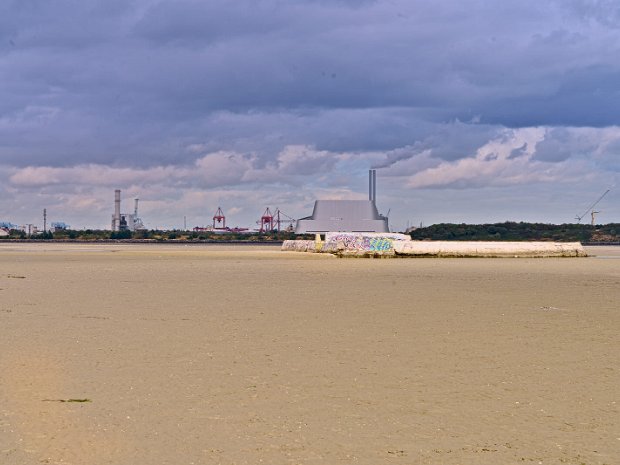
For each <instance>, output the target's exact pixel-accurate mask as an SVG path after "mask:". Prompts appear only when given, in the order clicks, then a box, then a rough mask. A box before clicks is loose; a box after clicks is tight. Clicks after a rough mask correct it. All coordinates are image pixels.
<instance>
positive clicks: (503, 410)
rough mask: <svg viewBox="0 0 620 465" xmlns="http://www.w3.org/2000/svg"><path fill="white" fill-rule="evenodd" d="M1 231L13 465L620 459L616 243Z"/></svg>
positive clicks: (2, 419) (4, 427) (0, 389)
mask: <svg viewBox="0 0 620 465" xmlns="http://www.w3.org/2000/svg"><path fill="white" fill-rule="evenodd" d="M588 252H589V253H590V254H593V255H595V256H592V257H588V258H551V259H510V258H505V259H471V258H470V259H338V258H334V257H332V256H328V255H319V254H302V253H295V252H281V251H280V250H279V248H278V247H271V246H236V247H233V246H176V245H175V246H169V245H79V244H78V245H58V244H10V243H3V244H0V373H1V375H0V464H3V465H30V464H41V463H47V464H63V465H66V464H72V465H99V464H122V465H125V464H127V465H132V464H136V465H138V464H144V465H146V464H149V465H151V464H152V465H155V464H170V465H181V464H187V465H189V464H259V463H264V464H274V465H275V464H340V463H342V464H349V463H351V464H353V463H357V464H368V465H371V464H407V465H421V464H445V465H457V464H459V465H465V464H472V465H473V464H477V465H479V464H483V465H498V464H521V463H525V464H529V463H533V464H571V465H572V464H574V465H582V464H587V465H602V464H606V465H614V464H617V463H620V408H619V407H620V357H619V354H620V248H617V247H597V248H588Z"/></svg>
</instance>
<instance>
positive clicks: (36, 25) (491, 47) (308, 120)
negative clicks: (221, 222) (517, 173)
mask: <svg viewBox="0 0 620 465" xmlns="http://www.w3.org/2000/svg"><path fill="white" fill-rule="evenodd" d="M607 10H608V11H609V13H610V14H609V15H608V16H609V17H608V18H607V20H604V16H605V15H604V13H605V11H607ZM616 16H617V8H616V7H614V6H613V4H611V3H609V2H604V1H602V2H592V1H590V2H585V1H582V2H579V1H574V2H559V1H557V2H544V3H542V4H541V3H540V2H534V1H525V2H477V1H471V2H457V1H452V2H450V1H448V2H442V3H441V6H438V4H437V3H435V2H431V1H404V0H402V1H394V2H389V3H388V2H373V1H338V2H334V1H301V0H298V1H283V0H264V1H249V0H240V1H237V2H230V1H224V0H217V1H216V0H212V1H197V0H194V1H188V0H179V1H155V0H153V1H147V0H143V1H139V0H136V1H133V2H121V1H113V2H111V1H106V2H102V1H81V2H75V1H68V0H67V1H56V2H48V1H42V0H41V1H34V0H20V1H17V0H16V1H9V2H4V3H3V4H2V6H0V42H1V43H0V80H1V82H2V86H0V157H2V161H3V162H5V163H8V164H14V165H31V164H34V165H37V164H44V165H49V166H63V165H71V164H76V163H80V162H90V163H107V164H112V165H132V166H151V165H158V164H180V165H191V163H193V161H194V160H195V159H196V156H197V155H196V154H194V153H193V152H191V151H187V150H186V149H185V148H186V147H187V146H188V145H191V144H203V145H204V146H205V147H206V148H208V149H209V150H227V149H234V150H240V151H241V152H252V153H257V154H259V155H260V157H261V158H262V162H263V163H266V162H268V161H269V160H273V159H274V157H275V156H276V154H277V153H279V151H280V150H281V149H282V148H283V147H284V146H286V145H291V144H307V145H312V146H314V147H316V149H317V150H331V151H334V152H338V151H351V152H356V151H377V150H378V151H385V152H386V153H388V156H387V158H386V164H390V163H392V162H393V160H394V159H398V158H399V157H406V156H407V155H406V153H413V152H416V151H423V150H431V151H432V154H433V157H438V158H441V159H443V160H456V159H459V158H465V157H471V156H473V155H474V154H475V152H476V149H477V148H478V147H480V146H481V145H483V143H484V142H485V141H487V140H489V139H490V138H492V137H494V136H495V135H496V133H497V132H498V131H501V129H502V128H503V127H506V126H508V127H519V126H532V125H564V124H567V125H573V126H582V125H592V126H605V125H612V124H618V123H620V114H619V113H618V112H617V111H616V109H617V108H618V104H619V103H620V102H618V98H619V97H618V96H619V95H620V92H619V91H618V90H619V87H618V86H619V85H620V84H619V83H620V63H619V62H618V61H617V59H616V58H615V57H617V56H618V55H617V54H618V48H619V45H618V44H620V41H619V40H618V31H617V29H616V21H615V20H614V19H613V18H615V17H616ZM593 18H594V19H595V20H596V24H597V26H596V27H593V26H592V25H591V20H592V19H593ZM455 121H459V122H461V123H458V124H455V123H454V122H455ZM470 121H473V122H474V123H471V124H470V123H468V122H470ZM478 121H479V122H481V123H482V124H476V123H475V122H478ZM412 151H413V152H412ZM416 153H417V152H416ZM541 156H542V155H541ZM545 156H546V157H548V156H547V155H545ZM258 163H260V161H259V162H258Z"/></svg>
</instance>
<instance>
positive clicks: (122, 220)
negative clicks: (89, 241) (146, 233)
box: [112, 189, 144, 231]
mask: <svg viewBox="0 0 620 465" xmlns="http://www.w3.org/2000/svg"><path fill="white" fill-rule="evenodd" d="M138 200H139V199H135V206H134V211H133V213H121V191H120V189H116V190H115V191H114V214H113V215H112V231H139V230H141V229H144V224H143V223H142V220H141V219H140V217H139V216H138Z"/></svg>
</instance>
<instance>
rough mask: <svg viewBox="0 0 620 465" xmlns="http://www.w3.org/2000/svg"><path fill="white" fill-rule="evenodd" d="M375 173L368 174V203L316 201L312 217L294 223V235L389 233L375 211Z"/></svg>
mask: <svg viewBox="0 0 620 465" xmlns="http://www.w3.org/2000/svg"><path fill="white" fill-rule="evenodd" d="M376 196H377V173H376V170H370V171H369V173H368V200H317V201H316V202H314V210H313V212H312V215H311V216H308V217H306V218H301V219H299V220H297V226H296V228H295V233H296V234H308V233H313V234H315V233H318V234H324V233H326V232H337V231H340V232H381V233H386V232H390V230H389V226H388V218H387V217H385V216H383V215H381V214H380V213H379V211H378V210H377V205H376V200H377V197H376Z"/></svg>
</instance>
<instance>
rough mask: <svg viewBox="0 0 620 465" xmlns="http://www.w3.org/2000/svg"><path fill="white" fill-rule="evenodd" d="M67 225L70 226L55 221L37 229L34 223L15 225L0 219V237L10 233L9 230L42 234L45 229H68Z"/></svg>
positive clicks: (55, 230) (54, 230)
mask: <svg viewBox="0 0 620 465" xmlns="http://www.w3.org/2000/svg"><path fill="white" fill-rule="evenodd" d="M69 227H70V226H69V225H68V224H66V223H62V222H55V223H52V224H51V227H50V228H45V227H44V228H43V229H39V227H38V226H37V225H34V224H22V225H16V224H13V223H9V222H8V221H0V237H7V236H9V235H10V234H11V231H18V232H22V233H24V234H27V235H28V236H35V235H37V234H42V233H44V232H45V231H49V232H52V233H55V232H58V231H64V230H67V229H69Z"/></svg>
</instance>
